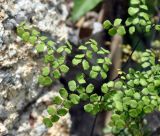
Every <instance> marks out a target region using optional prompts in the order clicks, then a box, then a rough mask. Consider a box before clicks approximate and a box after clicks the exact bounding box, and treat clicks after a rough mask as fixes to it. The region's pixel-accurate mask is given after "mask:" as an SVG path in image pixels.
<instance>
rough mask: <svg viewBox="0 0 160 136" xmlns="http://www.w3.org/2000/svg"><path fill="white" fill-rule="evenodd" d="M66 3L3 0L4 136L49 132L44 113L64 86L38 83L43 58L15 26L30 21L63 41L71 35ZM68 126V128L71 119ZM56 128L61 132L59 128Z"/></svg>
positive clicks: (0, 88)
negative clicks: (25, 42)
mask: <svg viewBox="0 0 160 136" xmlns="http://www.w3.org/2000/svg"><path fill="white" fill-rule="evenodd" d="M64 2H65V0H3V4H1V1H0V5H1V6H0V7H1V10H2V11H3V13H1V14H3V18H0V105H1V106H0V128H3V129H2V130H3V132H1V129H0V136H1V135H2V134H5V135H12V136H43V135H44V134H45V133H48V129H47V128H46V127H45V126H44V125H43V123H42V113H43V112H44V111H45V110H46V108H47V105H46V104H45V103H47V102H48V101H50V100H51V97H53V96H54V95H55V93H56V91H58V89H59V88H58V87H59V86H60V85H59V83H58V84H56V85H53V88H52V87H51V88H50V89H49V88H45V89H44V88H42V87H40V86H39V85H38V83H37V77H38V75H39V73H40V71H41V68H42V67H43V66H44V64H43V61H42V57H40V56H39V55H38V54H37V53H35V51H34V47H33V46H31V45H28V44H24V43H23V42H21V40H20V38H19V37H17V35H16V33H15V27H16V26H17V25H18V24H19V23H20V22H22V21H26V22H27V23H30V24H31V25H33V26H35V27H36V28H37V29H39V30H40V31H41V32H43V34H45V35H47V36H48V35H50V38H51V39H53V40H54V41H56V42H58V43H62V40H63V39H67V37H68V28H67V27H66V25H65V23H64V22H65V20H66V17H67V15H68V11H67V8H66V6H65V4H64ZM0 12H1V11H0ZM44 96H45V98H44ZM1 120H3V123H1ZM67 120H69V116H68V117H67ZM2 124H3V125H2ZM57 126H58V125H57ZM59 126H61V125H60V124H59ZM65 126H66V128H67V129H68V128H69V126H70V122H69V121H68V123H66V125H65ZM57 128H58V127H57ZM61 128H62V127H61ZM55 131H56V132H58V130H56V128H55ZM62 135H63V134H62ZM64 136H65V135H64Z"/></svg>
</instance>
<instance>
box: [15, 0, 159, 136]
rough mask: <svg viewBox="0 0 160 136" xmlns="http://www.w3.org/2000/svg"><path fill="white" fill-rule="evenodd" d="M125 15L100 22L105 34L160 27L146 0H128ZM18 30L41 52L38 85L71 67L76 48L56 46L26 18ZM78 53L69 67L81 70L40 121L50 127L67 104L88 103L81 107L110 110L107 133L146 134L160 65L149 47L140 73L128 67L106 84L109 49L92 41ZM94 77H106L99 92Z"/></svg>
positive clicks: (92, 110) (156, 94)
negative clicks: (146, 120)
mask: <svg viewBox="0 0 160 136" xmlns="http://www.w3.org/2000/svg"><path fill="white" fill-rule="evenodd" d="M128 14H129V17H128V18H127V19H126V20H122V19H120V18H117V19H115V20H114V22H113V23H111V22H110V21H109V20H106V21H105V22H104V24H103V26H104V28H105V29H106V30H108V34H109V35H111V36H114V35H115V34H119V35H121V36H124V35H125V34H130V35H133V34H135V32H136V31H141V32H143V33H148V32H150V31H151V30H152V29H154V30H158V31H160V25H158V24H156V22H154V21H153V20H152V21H151V17H150V15H149V14H148V7H147V4H146V1H145V0H130V7H129V9H128ZM123 23H124V24H123ZM17 34H18V36H20V37H21V38H22V40H23V41H24V42H29V43H30V44H32V45H34V46H35V49H36V51H37V52H38V53H43V54H44V63H45V65H46V66H45V67H44V68H42V72H41V75H40V76H39V78H38V81H39V83H40V84H41V85H43V86H49V85H51V84H52V83H53V82H54V81H55V80H57V79H59V78H60V77H63V76H64V75H65V74H66V73H68V72H69V71H70V67H71V66H70V65H67V63H66V59H67V58H66V57H67V55H69V54H71V55H73V54H74V52H73V50H72V45H71V44H70V43H69V42H66V44H64V45H62V46H59V45H57V44H56V43H55V42H53V41H52V40H49V39H48V38H47V37H46V36H42V35H41V34H40V32H39V31H38V30H36V28H34V27H31V26H27V25H26V24H25V23H24V22H23V23H21V24H20V25H19V26H18V27H17ZM78 51H79V53H78V54H76V55H75V56H74V57H73V59H72V67H75V68H78V67H80V68H81V69H82V71H81V72H79V73H77V74H76V75H75V77H73V80H70V81H69V82H68V89H69V90H68V89H66V88H61V89H60V90H59V95H57V96H55V97H54V98H53V100H52V102H53V105H51V106H49V107H48V109H47V111H48V116H47V117H44V119H43V122H44V124H45V125H46V126H47V127H52V125H53V123H54V122H57V121H58V120H59V118H60V117H61V116H65V115H66V114H67V113H68V111H69V109H70V108H71V107H73V106H74V105H76V104H79V103H80V101H87V102H88V103H87V104H85V105H84V110H85V111H86V112H89V113H91V114H92V115H96V114H97V113H99V112H101V111H112V112H113V114H112V117H111V121H110V123H109V126H108V130H109V131H110V132H111V133H113V134H115V135H123V136H124V135H127V136H129V135H131V136H132V135H133V136H144V135H146V132H147V130H145V129H144V126H145V124H146V122H145V121H144V117H145V115H147V114H148V113H151V112H153V111H154V110H160V96H159V92H160V91H159V88H160V64H158V63H156V57H155V55H154V53H153V52H152V51H151V50H146V51H145V52H144V53H142V55H141V58H140V61H139V62H140V64H139V65H140V66H141V71H138V70H135V69H132V68H130V69H129V72H128V73H125V72H122V73H121V74H120V75H119V76H118V77H117V78H116V80H113V81H108V82H107V81H106V79H107V72H108V71H109V67H110V65H111V59H110V58H109V57H108V56H109V54H110V52H109V51H108V50H106V49H104V48H102V47H101V46H99V45H98V44H97V42H96V41H95V40H93V39H90V40H89V41H87V42H86V43H84V44H83V45H80V46H78ZM93 59H94V61H93ZM88 78H89V79H91V80H87V79H88ZM97 80H103V81H105V83H103V84H102V85H101V89H100V90H99V92H98V93H97V92H95V85H94V84H93V82H90V81H97Z"/></svg>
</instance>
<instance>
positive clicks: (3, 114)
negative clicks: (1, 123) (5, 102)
mask: <svg viewBox="0 0 160 136" xmlns="http://www.w3.org/2000/svg"><path fill="white" fill-rule="evenodd" d="M7 117H8V112H7V110H6V109H5V108H4V107H3V106H2V105H0V120H5V119H6V118H7Z"/></svg>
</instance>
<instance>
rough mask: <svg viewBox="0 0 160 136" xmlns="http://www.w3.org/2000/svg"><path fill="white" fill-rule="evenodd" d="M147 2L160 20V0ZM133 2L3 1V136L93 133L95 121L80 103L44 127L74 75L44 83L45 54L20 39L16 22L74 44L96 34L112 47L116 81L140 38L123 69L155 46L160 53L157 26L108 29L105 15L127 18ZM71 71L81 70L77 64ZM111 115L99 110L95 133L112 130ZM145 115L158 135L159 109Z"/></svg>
mask: <svg viewBox="0 0 160 136" xmlns="http://www.w3.org/2000/svg"><path fill="white" fill-rule="evenodd" d="M147 5H148V6H149V11H148V12H149V13H150V15H151V17H152V19H153V20H156V21H157V22H159V17H160V1H159V0H148V1H147ZM128 7H129V0H0V136H70V135H72V136H90V132H91V129H92V126H93V121H94V116H91V115H89V114H87V113H84V111H83V103H81V104H79V105H77V106H75V107H73V108H72V109H71V111H70V114H67V116H65V117H63V118H61V119H60V121H59V122H57V123H55V124H54V125H53V127H52V128H50V129H47V128H46V127H45V126H44V124H43V123H42V119H43V116H45V115H46V112H47V111H46V108H47V106H48V105H49V104H50V103H51V99H52V97H53V96H55V95H56V94H57V92H58V90H59V88H60V87H62V86H65V85H66V82H65V81H67V80H69V78H71V77H70V76H73V75H70V74H69V75H66V77H63V78H62V79H61V80H60V81H55V82H54V83H53V85H52V86H50V87H41V86H39V84H38V82H37V77H38V75H39V74H40V71H41V68H42V67H43V66H44V64H43V61H42V59H43V56H42V55H39V54H37V53H36V52H35V49H34V48H33V46H31V45H29V44H24V43H23V42H21V40H20V38H19V37H17V35H16V26H17V25H18V24H19V23H20V22H22V21H26V22H27V23H30V24H31V25H33V26H35V27H37V28H38V29H39V30H40V31H41V33H42V34H43V35H46V36H48V37H49V38H50V39H53V40H54V41H55V42H56V43H58V44H59V45H62V44H63V43H64V41H65V40H69V41H70V42H71V43H72V45H73V46H74V47H75V48H76V47H77V45H79V44H81V43H83V42H85V41H86V40H87V39H89V38H93V39H95V40H96V41H97V42H98V43H99V46H102V47H104V48H106V49H109V50H110V51H111V59H112V63H113V64H112V66H111V69H110V72H109V76H108V80H111V79H114V78H115V77H116V76H117V74H118V71H117V69H121V68H122V66H123V64H124V63H125V62H126V61H127V59H128V56H129V55H130V54H131V53H132V50H133V49H134V47H135V44H136V41H137V39H140V44H139V46H138V48H137V49H136V51H135V52H134V54H133V55H132V58H131V59H130V60H129V62H128V63H127V66H126V67H125V69H122V70H124V71H126V72H127V70H128V68H129V67H135V68H138V66H137V63H138V60H139V57H140V56H141V52H143V51H144V50H145V49H152V50H153V51H154V52H155V53H156V55H157V57H159V56H160V53H159V51H160V41H159V36H160V35H159V34H158V33H156V32H155V31H151V32H150V33H147V34H144V33H142V32H140V31H139V32H138V31H137V32H136V34H134V35H132V36H130V35H126V36H125V37H121V36H118V35H115V36H114V37H110V36H109V35H108V34H107V31H105V30H104V29H103V25H102V24H103V22H104V21H105V20H106V19H109V20H111V21H113V20H114V19H115V18H122V19H124V20H125V19H126V18H127V17H128ZM71 72H72V74H73V73H76V69H72V71H71ZM100 82H101V81H97V82H96V83H95V84H97V85H98V84H99V83H100ZM97 91H98V90H97ZM110 115H111V113H110V112H104V113H100V114H99V115H98V119H97V122H96V125H95V129H94V136H102V135H106V136H109V135H110V134H107V131H106V129H105V128H106V125H107V123H108V122H109V120H110ZM146 119H147V120H148V121H149V124H148V127H149V128H151V129H152V131H153V136H156V135H157V136H158V135H159V134H160V129H159V127H160V114H159V113H158V112H157V111H155V112H154V113H152V114H150V115H148V116H147V117H146Z"/></svg>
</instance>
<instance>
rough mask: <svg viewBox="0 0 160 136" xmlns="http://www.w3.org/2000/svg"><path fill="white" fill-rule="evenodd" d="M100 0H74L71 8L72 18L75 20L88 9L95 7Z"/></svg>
mask: <svg viewBox="0 0 160 136" xmlns="http://www.w3.org/2000/svg"><path fill="white" fill-rule="evenodd" d="M101 1H102V0H74V7H73V10H72V20H73V21H77V20H78V19H79V18H80V17H82V16H83V15H84V14H86V13H87V12H88V11H89V10H91V9H93V8H94V7H96V5H97V4H99V3H100V2H101Z"/></svg>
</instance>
